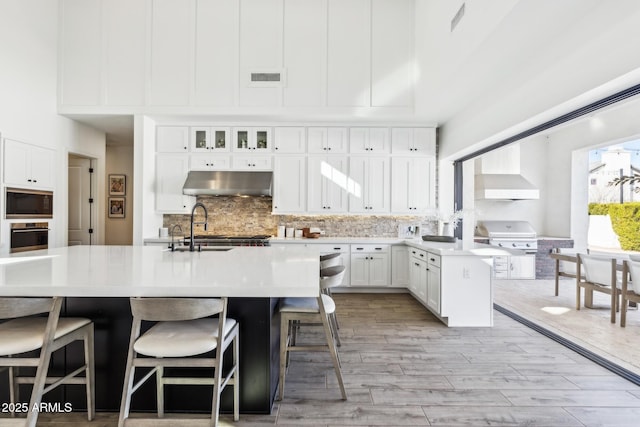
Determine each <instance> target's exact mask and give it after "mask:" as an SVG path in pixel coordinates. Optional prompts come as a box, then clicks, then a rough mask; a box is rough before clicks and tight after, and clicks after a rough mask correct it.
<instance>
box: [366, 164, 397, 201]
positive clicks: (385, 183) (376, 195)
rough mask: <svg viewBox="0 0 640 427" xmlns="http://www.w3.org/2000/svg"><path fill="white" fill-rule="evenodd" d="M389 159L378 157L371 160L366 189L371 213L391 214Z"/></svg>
mask: <svg viewBox="0 0 640 427" xmlns="http://www.w3.org/2000/svg"><path fill="white" fill-rule="evenodd" d="M390 183H391V179H390V177H389V159H388V158H387V157H376V158H371V159H369V167H368V177H367V182H366V186H367V187H368V188H366V187H365V192H366V193H367V198H368V206H369V209H368V211H367V212H369V213H389V209H390V207H391V197H390V194H389V193H390Z"/></svg>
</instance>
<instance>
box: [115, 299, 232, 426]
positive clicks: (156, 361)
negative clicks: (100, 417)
mask: <svg viewBox="0 0 640 427" xmlns="http://www.w3.org/2000/svg"><path fill="white" fill-rule="evenodd" d="M130 302H131V312H132V314H133V322H132V325H131V339H130V341H129V353H128V356H127V367H126V370H125V381H124V389H123V391H122V403H121V406H120V418H119V421H118V426H119V427H122V426H124V424H125V421H127V424H129V422H131V423H134V422H136V423H140V424H141V425H154V426H156V425H161V424H162V423H163V422H164V424H166V425H171V426H175V425H180V424H181V423H182V424H183V425H189V426H193V425H207V426H209V425H212V426H217V425H218V412H219V410H220V394H221V393H222V390H223V389H224V387H225V386H227V385H233V419H234V421H238V420H239V419H240V409H239V401H240V393H239V388H238V385H239V376H238V370H239V365H238V356H239V353H238V350H239V348H238V335H239V333H238V330H239V325H238V322H236V321H235V320H233V319H228V318H227V298H210V299H198V298H131V300H130ZM215 315H217V316H218V317H217V318H211V317H209V316H215ZM143 321H145V322H155V324H154V325H153V326H152V327H151V328H150V329H149V330H148V331H147V332H145V333H144V334H142V335H140V329H141V325H142V322H143ZM231 344H233V346H232V348H233V366H231V367H230V369H227V368H226V367H225V368H224V370H225V371H226V372H227V374H226V375H225V376H224V377H223V376H222V371H223V366H222V362H223V356H224V352H225V350H226V349H227V348H228V347H229V346H230V345H231ZM212 351H215V355H214V356H211V355H208V353H210V352H212ZM193 356H201V357H193ZM166 367H172V368H190V367H198V368H212V369H213V370H214V373H213V378H186V377H164V376H163V371H164V368H166ZM136 368H152V369H151V371H150V372H148V373H147V374H146V375H145V376H144V377H143V378H142V379H140V381H138V382H137V383H136V384H134V374H135V369H136ZM154 373H155V374H156V375H155V377H156V383H157V389H156V391H157V393H156V395H157V403H158V417H157V418H153V419H152V420H149V419H148V418H147V419H146V420H142V419H138V418H134V419H128V418H129V409H130V404H131V395H132V394H133V393H134V392H135V391H136V390H137V389H138V388H139V387H140V386H141V385H142V384H143V383H144V382H145V381H146V380H148V379H149V378H151V377H152V376H153V374H154ZM165 384H168V385H185V384H191V385H213V401H212V405H211V417H210V419H206V420H202V419H200V420H198V419H193V418H190V419H186V420H177V419H173V418H172V419H162V417H164V393H163V391H164V385H165Z"/></svg>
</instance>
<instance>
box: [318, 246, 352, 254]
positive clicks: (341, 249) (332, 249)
mask: <svg viewBox="0 0 640 427" xmlns="http://www.w3.org/2000/svg"><path fill="white" fill-rule="evenodd" d="M311 245H313V246H311V247H313V248H318V250H319V251H320V253H327V254H329V253H333V252H340V253H348V252H349V245H345V244H333V245H332V244H330V243H321V244H318V245H316V244H311Z"/></svg>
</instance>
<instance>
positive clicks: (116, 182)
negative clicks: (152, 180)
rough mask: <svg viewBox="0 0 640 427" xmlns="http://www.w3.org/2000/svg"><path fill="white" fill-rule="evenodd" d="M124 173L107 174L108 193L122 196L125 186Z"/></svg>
mask: <svg viewBox="0 0 640 427" xmlns="http://www.w3.org/2000/svg"><path fill="white" fill-rule="evenodd" d="M126 184H127V177H126V175H109V195H110V196H124V195H125V190H126V188H127V185H126Z"/></svg>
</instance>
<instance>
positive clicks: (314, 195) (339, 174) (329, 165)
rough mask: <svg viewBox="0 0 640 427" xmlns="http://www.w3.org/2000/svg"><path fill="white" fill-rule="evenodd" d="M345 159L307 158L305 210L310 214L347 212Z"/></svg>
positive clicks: (347, 180) (337, 157)
mask: <svg viewBox="0 0 640 427" xmlns="http://www.w3.org/2000/svg"><path fill="white" fill-rule="evenodd" d="M347 166H348V163H347V157H343V156H309V157H308V173H307V177H308V181H307V210H308V211H309V212H312V213H324V214H330V213H331V214H335V213H344V212H347V201H348V197H347V189H348V185H349V184H350V182H351V180H350V178H349V176H348V175H347Z"/></svg>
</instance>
